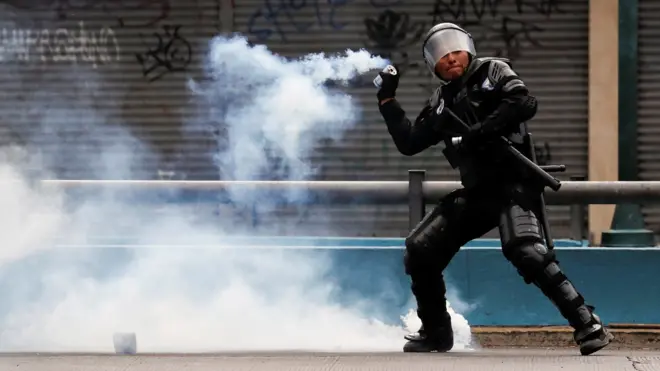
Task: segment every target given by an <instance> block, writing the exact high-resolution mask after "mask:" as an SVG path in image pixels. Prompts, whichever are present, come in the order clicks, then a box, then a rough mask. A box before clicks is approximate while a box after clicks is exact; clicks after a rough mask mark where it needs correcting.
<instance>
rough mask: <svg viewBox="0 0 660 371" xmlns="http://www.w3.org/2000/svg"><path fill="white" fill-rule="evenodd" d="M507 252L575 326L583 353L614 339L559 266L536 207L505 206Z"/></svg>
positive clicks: (503, 228) (504, 248)
mask: <svg viewBox="0 0 660 371" xmlns="http://www.w3.org/2000/svg"><path fill="white" fill-rule="evenodd" d="M500 238H501V241H502V251H503V253H504V256H505V257H506V258H507V259H508V260H509V261H510V262H511V263H512V264H513V265H514V266H515V267H516V268H517V269H518V273H519V274H520V275H521V276H522V277H523V278H524V279H525V282H526V283H528V284H529V283H534V284H535V285H536V286H537V287H539V288H540V289H541V291H542V292H543V294H544V295H545V296H547V297H548V298H549V299H550V300H551V301H552V302H553V303H554V305H555V306H556V307H557V308H558V309H559V312H560V313H561V314H562V316H564V318H566V319H567V320H568V322H569V323H570V325H571V326H572V327H573V328H574V329H575V332H574V334H573V335H574V339H575V341H576V342H577V343H578V345H579V346H580V351H581V353H582V354H583V355H587V354H591V353H594V352H596V351H598V350H600V349H602V348H603V347H605V346H606V345H607V344H609V343H610V341H612V339H613V336H612V335H611V334H610V333H609V332H608V331H607V330H606V329H605V328H604V327H603V325H602V323H601V321H600V319H599V318H598V316H597V315H596V314H595V313H594V312H593V309H594V308H593V307H591V306H588V305H586V304H585V300H584V298H583V297H582V295H581V294H580V293H579V292H578V291H577V290H576V288H575V287H574V286H573V284H572V283H571V282H570V281H569V280H568V278H567V277H566V275H564V273H563V272H562V271H561V269H560V268H559V265H558V262H557V260H556V257H555V252H554V250H548V249H547V247H546V245H545V241H544V240H543V239H542V238H541V229H540V223H539V221H538V220H537V218H536V216H535V214H534V213H533V212H532V211H525V210H523V209H522V208H520V207H519V206H517V205H511V206H509V207H507V208H505V209H504V211H503V212H502V214H501V217H500Z"/></svg>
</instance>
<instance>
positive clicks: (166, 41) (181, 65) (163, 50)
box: [135, 25, 193, 81]
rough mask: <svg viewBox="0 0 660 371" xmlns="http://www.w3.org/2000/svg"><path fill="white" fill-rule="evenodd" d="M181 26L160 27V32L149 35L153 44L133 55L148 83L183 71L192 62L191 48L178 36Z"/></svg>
mask: <svg viewBox="0 0 660 371" xmlns="http://www.w3.org/2000/svg"><path fill="white" fill-rule="evenodd" d="M180 29H181V26H170V25H164V26H162V32H154V33H153V34H151V36H152V40H153V42H152V43H150V44H146V42H145V38H144V35H141V37H142V38H143V43H145V44H146V45H149V46H148V49H147V50H146V51H145V52H144V53H138V54H136V55H135V57H136V58H137V61H138V62H139V63H140V65H141V66H142V74H143V76H144V77H145V78H146V79H148V80H149V81H156V80H158V79H161V78H162V77H163V76H165V75H166V74H168V73H171V72H182V71H185V70H186V68H187V67H188V65H189V64H190V62H191V61H192V53H193V52H192V47H191V46H190V43H189V42H188V41H187V40H186V39H185V38H184V37H183V36H181V35H180V34H179V30H180Z"/></svg>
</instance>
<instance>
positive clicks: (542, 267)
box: [379, 24, 613, 354]
mask: <svg viewBox="0 0 660 371" xmlns="http://www.w3.org/2000/svg"><path fill="white" fill-rule="evenodd" d="M456 50H465V51H467V52H468V53H470V54H471V55H473V56H474V55H476V52H475V51H474V46H473V44H472V40H471V38H470V37H469V35H468V34H467V33H466V32H465V31H464V30H462V29H460V28H459V27H457V26H455V25H453V24H439V25H437V26H435V27H433V28H432V29H431V31H429V35H428V36H427V38H426V40H425V42H424V56H425V59H426V63H427V65H428V66H429V68H430V69H431V70H434V69H435V63H436V62H437V60H438V59H439V58H441V57H442V56H444V55H445V54H446V53H447V52H451V51H456ZM385 77H388V76H383V80H384V85H385V80H386V79H385ZM389 78H390V79H391V77H389ZM390 81H393V80H390ZM397 83H398V78H397V79H396V83H393V82H391V85H389V86H390V87H391V86H395V87H396V84H397ZM393 90H395V89H390V91H393ZM380 95H381V93H380V92H379V98H380ZM387 95H388V94H383V96H387ZM389 95H393V93H391V94H389ZM536 109H537V102H536V99H535V98H534V97H533V96H531V95H530V94H529V92H528V89H527V87H526V85H525V83H524V82H523V80H522V79H521V78H520V76H518V74H517V73H516V72H515V71H514V70H513V68H512V67H511V65H510V63H509V62H508V61H507V60H505V59H501V58H472V59H471V61H470V65H469V66H468V68H467V69H466V71H465V72H464V74H463V76H462V77H461V78H459V79H456V80H453V81H451V82H447V83H444V84H443V85H441V86H440V87H439V88H438V89H437V90H436V91H435V92H434V93H433V94H432V96H431V97H430V98H429V100H428V102H427V104H426V105H425V106H424V107H423V108H422V110H421V112H420V113H419V115H418V116H417V119H416V120H415V122H414V123H412V122H411V121H410V120H408V119H407V118H406V114H405V111H404V110H403V109H402V108H401V105H400V104H399V103H398V102H397V101H396V100H390V101H388V102H386V103H383V104H381V105H379V110H380V112H381V114H382V115H383V118H384V119H385V122H386V124H387V129H388V131H389V133H390V135H391V136H392V140H393V141H394V143H395V145H396V147H397V149H398V150H399V151H400V152H401V153H402V154H404V155H407V156H413V155H415V154H417V153H420V152H422V151H423V150H425V149H426V148H429V147H431V146H433V145H436V144H438V143H440V142H443V143H444V144H445V149H444V150H443V153H444V154H445V157H446V158H447V160H448V161H449V163H450V164H451V165H452V167H454V168H458V170H459V172H460V176H461V182H462V185H463V188H462V189H461V190H458V191H455V192H453V193H451V194H450V195H448V196H446V197H445V198H444V200H443V201H441V203H440V204H439V205H438V206H436V208H434V209H433V210H432V211H431V212H430V213H429V214H427V215H426V216H425V218H424V219H423V220H422V221H421V222H420V223H419V225H418V226H417V227H416V228H415V229H413V231H411V233H410V235H409V236H408V238H406V254H405V258H404V264H405V269H406V273H407V274H408V275H409V276H410V279H411V290H412V293H413V295H414V296H415V299H416V300H417V314H418V316H419V318H420V319H421V321H422V330H423V331H421V332H420V333H418V334H416V335H411V336H408V337H407V340H409V343H408V344H407V345H406V346H405V348H404V350H406V351H433V350H436V351H437V350H440V351H442V349H450V346H449V344H452V343H453V341H452V340H451V338H450V337H449V335H448V330H447V329H448V328H449V327H447V325H446V324H447V319H446V318H447V316H448V315H447V309H446V303H445V300H446V299H445V296H446V288H445V282H444V277H443V271H444V269H445V268H446V267H447V265H448V264H449V262H450V261H451V260H452V259H453V257H454V256H455V254H456V253H457V252H458V251H459V249H460V248H461V246H463V245H465V244H466V243H467V242H469V241H471V240H473V239H475V238H479V237H481V236H483V235H484V234H486V233H487V232H488V231H490V230H491V229H493V228H496V227H499V231H500V238H501V242H502V251H503V254H504V256H505V257H506V259H508V261H510V262H511V263H512V265H513V266H514V267H515V268H516V269H517V270H518V272H519V274H520V275H521V276H522V277H523V278H524V280H525V281H526V282H527V283H533V284H534V285H536V286H537V287H539V289H540V290H541V291H542V292H543V294H544V295H545V296H547V297H548V298H549V299H550V300H551V301H552V302H553V303H554V304H555V306H556V307H557V308H558V309H559V312H560V313H561V314H562V316H564V317H565V318H566V319H567V320H568V323H569V324H570V325H571V326H573V328H574V329H575V332H574V339H575V341H576V343H577V344H578V345H579V347H580V352H581V353H582V354H591V353H593V352H595V351H597V350H599V349H601V348H603V347H605V346H606V345H607V344H609V343H610V342H611V341H612V339H613V336H612V335H611V334H610V333H609V332H608V331H607V330H606V329H605V328H604V327H603V326H602V323H601V322H600V319H599V318H598V316H597V315H596V314H594V313H593V307H591V306H588V305H586V304H585V300H584V298H583V297H582V295H581V294H580V293H579V292H578V291H577V290H576V288H575V287H574V286H573V284H572V283H571V282H570V281H569V280H568V278H567V277H566V276H565V275H564V273H563V272H562V271H561V269H560V268H559V264H558V262H557V260H556V257H555V252H554V250H552V249H549V248H548V247H547V246H546V244H545V243H544V242H545V241H544V238H543V237H544V235H546V234H548V232H547V230H545V229H544V228H543V227H542V226H543V224H542V223H541V222H540V220H539V219H541V221H543V222H546V221H547V220H546V219H545V218H541V216H543V215H544V214H543V212H544V208H545V206H542V205H543V203H542V202H541V196H542V190H543V187H538V184H537V183H536V182H535V181H533V178H532V177H530V175H529V172H528V171H527V170H526V169H525V168H521V166H520V161H519V160H516V159H513V158H512V157H511V156H508V155H507V154H506V153H505V152H506V151H502V150H501V147H502V146H501V144H502V143H503V142H502V141H501V140H500V141H497V140H495V141H490V140H489V138H490V137H497V138H498V139H501V138H500V136H503V137H505V138H506V139H508V141H509V142H510V143H512V145H513V146H514V148H516V149H518V150H519V151H520V152H521V153H523V155H524V156H527V157H528V158H531V157H530V156H532V153H533V151H530V150H529V149H530V148H528V147H526V145H525V143H529V136H528V132H527V124H526V122H525V121H527V120H529V119H531V118H532V117H533V116H534V115H535V114H536ZM450 111H451V112H452V113H453V115H455V116H456V117H457V118H458V119H457V118H456V117H454V116H453V115H452V114H450V113H449V112H450ZM459 120H461V121H462V122H463V123H466V124H467V126H469V128H465V125H464V124H463V123H461V122H459ZM468 132H469V133H468ZM457 136H463V138H464V139H465V138H466V137H467V138H468V140H463V141H462V142H461V143H460V144H459V143H457V142H456V141H452V138H454V137H457ZM470 136H471V137H472V138H469V137H470ZM469 139H472V140H469ZM497 143H499V145H498V144H497ZM530 179H532V180H530Z"/></svg>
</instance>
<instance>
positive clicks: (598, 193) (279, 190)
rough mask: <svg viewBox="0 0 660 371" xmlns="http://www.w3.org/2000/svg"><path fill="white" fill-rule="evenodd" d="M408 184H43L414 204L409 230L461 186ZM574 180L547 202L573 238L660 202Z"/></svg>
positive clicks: (624, 188) (657, 193)
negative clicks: (621, 208)
mask: <svg viewBox="0 0 660 371" xmlns="http://www.w3.org/2000/svg"><path fill="white" fill-rule="evenodd" d="M408 174H409V176H408V181H223V180H220V181H187V180H42V181H41V184H42V185H43V186H46V187H64V188H113V189H122V188H129V189H150V190H154V189H156V190H158V189H161V190H162V189H181V190H199V191H202V190H206V191H214V192H227V191H230V190H236V189H240V190H241V191H246V190H253V191H262V192H264V191H267V192H268V195H269V196H270V197H273V199H277V198H278V194H279V195H280V196H282V198H286V194H287V192H296V191H297V192H301V194H304V200H302V201H301V200H299V201H298V202H305V203H309V204H323V203H327V204H336V203H353V204H356V203H359V204H390V205H391V204H403V203H407V204H408V209H409V226H410V228H412V227H414V226H415V225H416V224H417V223H418V222H419V221H420V220H421V218H422V217H423V216H424V213H425V211H426V204H428V203H437V202H438V201H440V199H441V198H442V197H444V196H446V195H447V194H449V193H450V192H451V191H453V190H455V189H457V188H460V187H461V184H460V182H457V181H453V182H452V181H427V180H425V175H426V172H425V171H424V170H409V172H408ZM584 179H585V178H584V177H572V178H571V180H570V181H563V182H562V183H561V189H560V190H559V191H557V192H552V191H551V192H546V201H547V203H548V204H554V205H571V211H570V215H571V235H572V236H571V237H572V238H575V239H583V238H584V237H585V231H584V220H585V208H584V205H589V204H626V203H629V204H648V203H660V181H613V182H603V181H585V180H584Z"/></svg>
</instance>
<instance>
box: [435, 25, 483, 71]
mask: <svg viewBox="0 0 660 371" xmlns="http://www.w3.org/2000/svg"><path fill="white" fill-rule="evenodd" d="M456 51H466V52H468V53H470V54H472V55H475V50H474V43H473V41H472V38H471V37H470V35H468V34H467V33H465V32H463V31H461V30H457V29H455V28H448V29H445V30H442V31H438V32H436V33H434V34H433V35H432V36H431V37H430V38H429V39H428V40H426V43H425V44H424V59H426V63H428V64H429V66H435V64H436V63H438V61H439V60H440V58H442V57H444V56H445V55H447V54H449V53H452V52H456Z"/></svg>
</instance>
